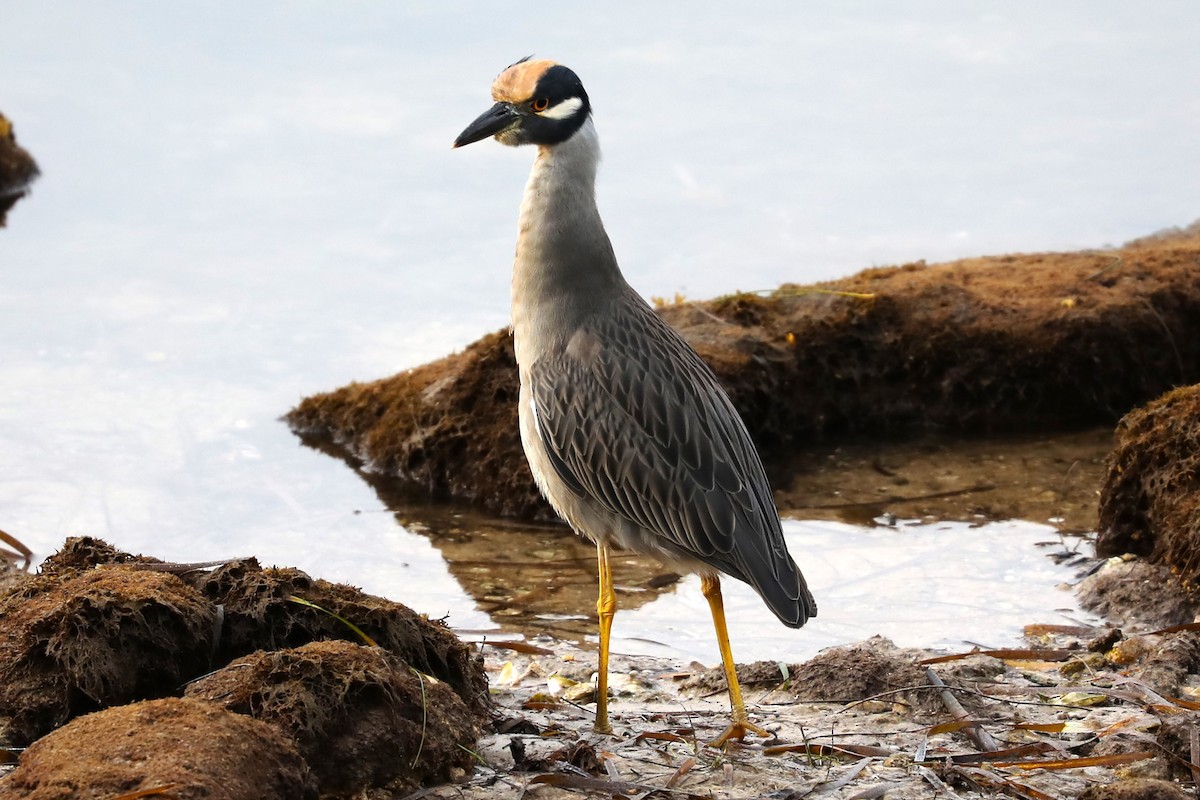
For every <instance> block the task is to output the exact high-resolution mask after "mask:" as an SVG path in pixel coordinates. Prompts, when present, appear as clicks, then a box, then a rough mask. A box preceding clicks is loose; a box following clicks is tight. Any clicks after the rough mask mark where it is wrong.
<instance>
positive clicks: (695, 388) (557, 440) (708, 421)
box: [454, 59, 817, 742]
mask: <svg viewBox="0 0 1200 800" xmlns="http://www.w3.org/2000/svg"><path fill="white" fill-rule="evenodd" d="M492 98H493V99H494V100H495V101H496V104H495V105H494V106H492V107H491V108H490V109H489V110H488V111H486V112H484V113H483V114H482V115H481V116H480V117H479V118H478V119H476V120H475V121H474V122H472V123H471V124H470V125H468V126H467V129H466V130H464V131H463V132H462V133H461V134H460V135H459V137H458V138H457V139H456V140H455V142H454V146H455V147H461V146H462V145H466V144H470V143H472V142H477V141H480V140H481V139H485V138H487V137H489V136H494V137H495V138H496V139H497V141H499V142H501V143H503V144H507V145H513V146H516V145H522V144H535V145H537V146H538V155H537V160H536V161H535V162H534V164H533V171H532V173H531V174H530V176H529V183H528V185H527V186H526V188H525V198H524V200H523V201H522V203H521V215H520V225H519V232H518V237H517V251H516V259H515V263H514V265H513V281H512V328H513V339H514V343H515V346H516V352H517V363H518V365H519V367H520V378H521V394H520V401H519V402H520V421H521V422H520V427H521V442H522V443H523V445H524V447H525V455H526V457H527V458H528V459H529V466H530V468H531V469H532V471H533V476H534V478H535V479H536V480H537V483H538V486H540V487H541V490H542V492H543V494H545V496H546V499H547V500H549V501H550V504H551V505H552V506H554V508H555V510H557V511H558V513H559V514H561V515H562V517H563V519H565V520H566V521H567V522H568V523H570V525H571V527H572V528H574V529H575V530H576V531H577V532H578V533H580V534H582V535H584V536H586V537H588V538H590V539H592V540H593V541H594V542H595V543H596V549H597V553H598V557H599V562H600V563H599V573H600V599H599V601H598V602H597V604H596V608H597V611H598V612H599V616H600V663H599V667H598V670H599V681H600V684H599V687H598V692H597V702H596V724H595V728H596V730H597V731H600V732H604V733H608V732H611V730H612V729H611V727H610V725H609V720H608V653H609V633H610V631H611V629H612V620H613V615H614V614H615V613H616V596H615V595H614V593H613V587H612V573H611V571H610V568H609V559H608V552H609V548H610V547H614V548H620V549H624V550H632V551H634V552H638V553H645V554H648V555H651V556H655V557H657V558H658V559H660V560H661V561H663V562H665V563H666V564H668V565H670V566H672V567H674V568H677V569H680V570H682V571H687V572H698V573H699V574H700V576H701V587H702V589H703V592H704V596H705V598H706V599H707V600H708V604H709V607H710V608H711V609H712V617H713V625H714V627H715V628H716V634H717V643H718V645H719V646H720V649H721V660H722V662H723V664H724V668H725V676H726V679H727V680H728V683H729V697H730V703H731V704H732V706H733V721H732V724H731V725H730V726H729V728H728V729H727V730H726V731H725V732H724V733H723V734H722V735H721V736H720V737H719V738H718V740H717V741H718V742H725V741H727V740H728V739H731V738H738V739H740V738H742V737H743V736H745V735H746V733H747V732H750V731H753V732H756V733H758V734H760V735H767V734H766V732H765V731H764V730H762V728H760V727H758V726H756V725H753V724H751V723H750V722H749V719H748V717H747V714H746V708H745V704H744V703H743V701H742V697H741V690H740V689H739V687H738V682H737V674H736V672H735V671H734V662H733V655H732V653H731V651H730V648H729V634H728V631H727V629H726V627H725V612H724V609H723V606H722V601H721V584H720V580H719V578H718V577H717V575H718V573H719V572H724V573H725V574H727V575H731V576H733V577H735V578H737V579H739V580H742V581H745V582H746V583H748V584H750V585H751V586H753V587H754V588H755V590H757V591H758V593H759V594H760V595H761V596H762V598H763V600H764V601H765V602H766V604H767V605H768V606H769V607H770V608H771V610H772V611H774V612H775V614H776V616H778V617H779V619H780V620H781V621H782V622H783V623H784V624H785V625H788V626H791V627H793V628H798V627H800V626H801V625H803V624H804V623H805V621H806V620H808V618H809V617H811V616H814V615H815V614H816V613H817V606H816V603H815V602H814V601H813V597H812V594H811V593H810V592H809V591H808V587H807V586H806V585H805V582H804V577H803V576H802V575H801V574H800V570H799V569H797V568H796V564H795V563H794V562H793V561H792V558H791V556H790V555H789V554H788V551H787V546H786V545H785V544H784V540H783V533H782V531H781V529H780V525H779V515H778V513H777V512H776V510H775V503H774V500H773V499H772V497H771V488H770V486H769V485H768V484H767V478H766V475H765V474H764V472H763V467H762V463H761V462H760V461H759V457H758V453H757V452H756V451H755V449H754V444H753V443H752V442H751V441H750V436H749V434H748V433H747V432H746V427H745V425H744V424H743V423H742V420H741V418H740V417H739V416H738V414H737V411H736V410H735V409H734V407H733V404H732V403H730V401H729V398H728V397H727V396H726V395H725V392H724V391H723V390H722V389H721V387H720V385H719V384H718V383H717V380H716V378H715V377H714V376H713V374H712V372H711V371H709V369H708V367H707V366H706V365H705V364H704V362H702V361H701V360H700V358H699V356H697V355H696V353H695V352H694V351H693V350H692V349H691V348H690V347H689V346H688V345H687V344H686V343H685V342H684V341H683V339H681V338H680V337H679V336H678V335H677V334H676V333H675V332H674V331H673V330H672V329H671V328H670V327H669V326H668V325H666V324H665V323H664V322H663V321H662V320H661V319H659V317H658V315H657V314H655V313H654V311H653V310H651V309H650V307H649V306H647V304H646V303H645V301H643V300H642V298H641V297H640V296H639V295H638V294H637V293H636V292H635V291H634V290H633V289H632V288H630V286H629V284H628V283H626V282H625V279H624V277H622V275H621V270H620V269H619V268H618V266H617V260H616V258H615V257H614V256H613V251H612V245H611V244H610V243H609V240H608V234H607V233H605V231H604V224H603V223H602V222H601V221H600V214H599V212H598V211H597V210H596V195H595V180H596V164H597V162H598V161H599V159H600V148H599V143H598V141H597V138H596V129H595V127H594V125H593V124H592V107H591V105H590V103H589V102H588V96H587V92H585V91H584V89H583V85H582V84H581V83H580V82H579V78H578V77H576V75H575V73H574V72H572V71H571V70H569V69H567V68H566V67H564V66H562V65H561V64H556V63H554V62H553V61H532V60H530V59H524V60H522V61H519V62H517V63H516V64H513V65H512V66H511V67H509V68H508V69H506V70H504V72H502V73H500V75H499V77H497V78H496V81H495V83H493V84H492Z"/></svg>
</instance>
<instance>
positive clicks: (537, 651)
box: [479, 641, 554, 656]
mask: <svg viewBox="0 0 1200 800" xmlns="http://www.w3.org/2000/svg"><path fill="white" fill-rule="evenodd" d="M479 645H480V646H481V647H494V648H496V649H497V650H511V651H512V652H514V653H521V654H523V655H527V656H552V655H554V651H553V650H547V649H546V648H544V647H538V646H536V645H532V644H527V643H525V642H488V641H482V642H480V643H479Z"/></svg>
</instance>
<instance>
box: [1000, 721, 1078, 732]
mask: <svg viewBox="0 0 1200 800" xmlns="http://www.w3.org/2000/svg"><path fill="white" fill-rule="evenodd" d="M1011 728H1012V730H1014V731H1034V732H1036V733H1062V732H1063V731H1064V730H1066V728H1067V723H1065V722H1018V723H1017V724H1015V725H1012V726H1011Z"/></svg>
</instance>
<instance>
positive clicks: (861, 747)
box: [762, 744, 896, 759]
mask: <svg viewBox="0 0 1200 800" xmlns="http://www.w3.org/2000/svg"><path fill="white" fill-rule="evenodd" d="M762 751H763V752H764V753H766V754H767V755H769V756H778V755H783V754H784V753H807V754H808V755H810V756H821V757H825V758H828V757H830V756H849V757H850V758H857V759H862V758H887V757H888V756H894V755H895V754H896V753H895V751H894V750H888V749H885V748H883V747H873V746H871V745H865V744H777V745H773V746H771V747H764V748H763V749H762Z"/></svg>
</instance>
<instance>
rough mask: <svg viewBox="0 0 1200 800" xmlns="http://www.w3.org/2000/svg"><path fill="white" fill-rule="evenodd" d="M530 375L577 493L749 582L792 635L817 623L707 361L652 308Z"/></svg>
mask: <svg viewBox="0 0 1200 800" xmlns="http://www.w3.org/2000/svg"><path fill="white" fill-rule="evenodd" d="M617 306H618V307H619V308H618V311H617V313H616V314H613V315H605V316H604V317H603V319H602V320H601V319H600V318H599V315H598V316H597V317H596V318H594V321H593V322H590V323H587V324H585V325H584V326H583V327H582V328H581V329H580V331H579V332H578V333H577V334H576V341H584V342H585V343H586V345H585V346H580V347H571V346H566V347H564V348H562V349H560V350H555V351H552V352H549V353H546V354H544V355H543V356H542V357H541V358H539V359H538V361H537V362H535V363H534V364H533V366H532V368H531V370H530V375H529V381H530V390H531V393H532V395H533V400H534V407H535V413H536V415H537V423H538V424H537V430H538V435H539V436H540V438H541V440H542V443H543V444H544V445H545V447H546V450H547V452H548V453H549V455H550V461H551V463H552V464H553V465H554V468H555V471H556V472H557V473H558V475H559V477H560V478H562V480H563V482H564V483H566V484H567V485H568V486H569V487H570V488H571V489H572V491H574V492H576V493H577V494H579V495H580V496H582V497H586V498H589V499H591V500H592V501H593V502H595V503H598V504H600V505H601V506H602V507H604V508H606V509H607V510H609V511H610V512H612V513H614V514H617V515H619V516H621V517H624V518H625V519H628V520H630V521H632V522H634V523H636V524H637V525H640V526H641V527H643V528H645V529H647V530H649V531H651V532H652V533H654V534H656V535H657V537H658V538H659V542H660V544H661V545H662V546H663V548H664V549H666V550H669V551H673V552H676V553H680V554H683V555H686V556H689V557H691V558H693V559H698V560H700V561H703V562H704V563H706V564H708V565H709V566H712V567H713V568H715V569H717V570H720V571H721V572H725V573H727V574H729V575H731V576H733V577H735V578H738V579H739V580H742V581H745V582H746V583H748V584H750V585H751V586H753V587H754V588H755V590H757V591H758V593H759V594H760V595H761V596H762V598H763V600H764V601H766V603H767V605H768V606H770V608H771V610H772V611H774V612H775V614H776V616H778V617H779V618H780V620H782V621H783V622H784V624H786V625H790V626H792V627H799V626H800V625H803V624H804V622H805V621H806V620H807V619H808V617H810V616H815V615H816V613H817V607H816V603H815V602H814V601H813V598H812V594H811V593H810V592H809V591H808V587H807V586H806V585H805V582H804V578H803V576H802V575H801V574H800V571H799V569H797V568H796V565H795V562H793V561H792V558H791V556H790V555H789V554H788V551H787V546H786V545H785V544H784V541H783V532H782V530H781V529H780V525H779V516H778V514H777V512H776V510H775V504H774V501H773V499H772V497H771V491H770V486H769V484H768V483H767V479H766V475H765V473H764V471H763V467H762V463H761V461H760V460H759V457H758V453H757V451H756V450H755V449H754V445H753V443H752V442H751V440H750V436H749V434H748V433H747V431H746V427H745V425H744V424H743V423H742V420H741V418H740V417H739V416H738V414H737V411H736V410H735V409H734V407H733V404H732V403H731V402H730V401H729V398H728V397H727V396H726V394H725V392H724V390H723V389H721V387H720V385H719V384H718V383H717V380H716V378H715V377H714V376H713V374H712V372H711V371H710V370H709V369H708V366H707V365H705V364H704V362H703V361H701V360H700V357H699V356H697V355H696V353H695V352H694V351H693V350H692V349H691V347H689V346H688V345H687V343H686V342H684V341H683V340H682V339H681V338H680V337H679V335H678V334H676V333H675V331H674V330H672V329H671V328H670V326H668V325H667V324H666V323H664V322H663V321H662V320H661V319H659V317H658V315H657V314H655V313H654V312H653V311H652V310H651V309H650V308H649V307H647V306H646V305H645V304H644V303H643V302H642V301H641V300H640V298H636V299H632V302H625V303H618V304H617Z"/></svg>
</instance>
